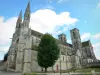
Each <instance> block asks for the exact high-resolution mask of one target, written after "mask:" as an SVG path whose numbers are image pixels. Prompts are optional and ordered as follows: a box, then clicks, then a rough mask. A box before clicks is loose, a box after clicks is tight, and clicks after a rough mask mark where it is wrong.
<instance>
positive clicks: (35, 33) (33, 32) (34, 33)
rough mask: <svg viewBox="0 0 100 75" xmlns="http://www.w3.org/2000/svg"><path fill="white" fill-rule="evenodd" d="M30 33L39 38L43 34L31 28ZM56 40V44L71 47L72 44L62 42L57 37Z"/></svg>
mask: <svg viewBox="0 0 100 75" xmlns="http://www.w3.org/2000/svg"><path fill="white" fill-rule="evenodd" d="M31 35H34V36H36V37H39V38H41V37H42V36H43V35H44V34H43V33H40V32H38V31H35V30H31ZM56 41H57V43H58V44H62V45H65V46H69V47H72V45H71V44H69V43H66V42H62V41H60V40H58V39H56Z"/></svg>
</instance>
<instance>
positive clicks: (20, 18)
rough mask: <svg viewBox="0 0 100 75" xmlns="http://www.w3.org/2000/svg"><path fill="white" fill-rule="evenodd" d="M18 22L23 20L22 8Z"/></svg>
mask: <svg viewBox="0 0 100 75" xmlns="http://www.w3.org/2000/svg"><path fill="white" fill-rule="evenodd" d="M17 22H22V10H21V11H20V13H19V16H18V20H17Z"/></svg>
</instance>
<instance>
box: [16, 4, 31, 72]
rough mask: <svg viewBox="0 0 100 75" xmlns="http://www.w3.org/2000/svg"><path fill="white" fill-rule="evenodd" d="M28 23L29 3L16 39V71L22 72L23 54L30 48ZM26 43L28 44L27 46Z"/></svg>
mask: <svg viewBox="0 0 100 75" xmlns="http://www.w3.org/2000/svg"><path fill="white" fill-rule="evenodd" d="M29 22H30V2H28V5H27V7H26V11H25V14H24V20H23V23H22V25H21V31H20V36H19V37H18V45H17V53H16V69H15V70H16V71H17V72H22V71H23V67H24V52H25V50H28V47H29V46H30V41H31V38H30V36H29V34H30V33H29V32H30V30H29ZM27 43H28V44H27Z"/></svg>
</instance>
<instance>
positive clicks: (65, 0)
mask: <svg viewBox="0 0 100 75" xmlns="http://www.w3.org/2000/svg"><path fill="white" fill-rule="evenodd" d="M68 1H69V0H58V3H63V2H68Z"/></svg>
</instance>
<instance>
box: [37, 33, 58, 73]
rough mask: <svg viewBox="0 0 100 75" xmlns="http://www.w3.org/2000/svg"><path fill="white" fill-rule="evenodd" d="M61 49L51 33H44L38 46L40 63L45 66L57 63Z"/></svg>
mask: <svg viewBox="0 0 100 75" xmlns="http://www.w3.org/2000/svg"><path fill="white" fill-rule="evenodd" d="M59 53H60V49H59V47H58V44H57V42H56V39H55V38H53V36H52V35H50V34H48V33H47V34H44V35H43V36H42V38H41V41H40V43H39V46H38V54H37V60H38V64H39V65H40V66H41V67H43V68H45V71H46V70H47V68H48V67H51V66H53V65H54V64H55V62H56V60H57V59H58V58H59Z"/></svg>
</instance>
